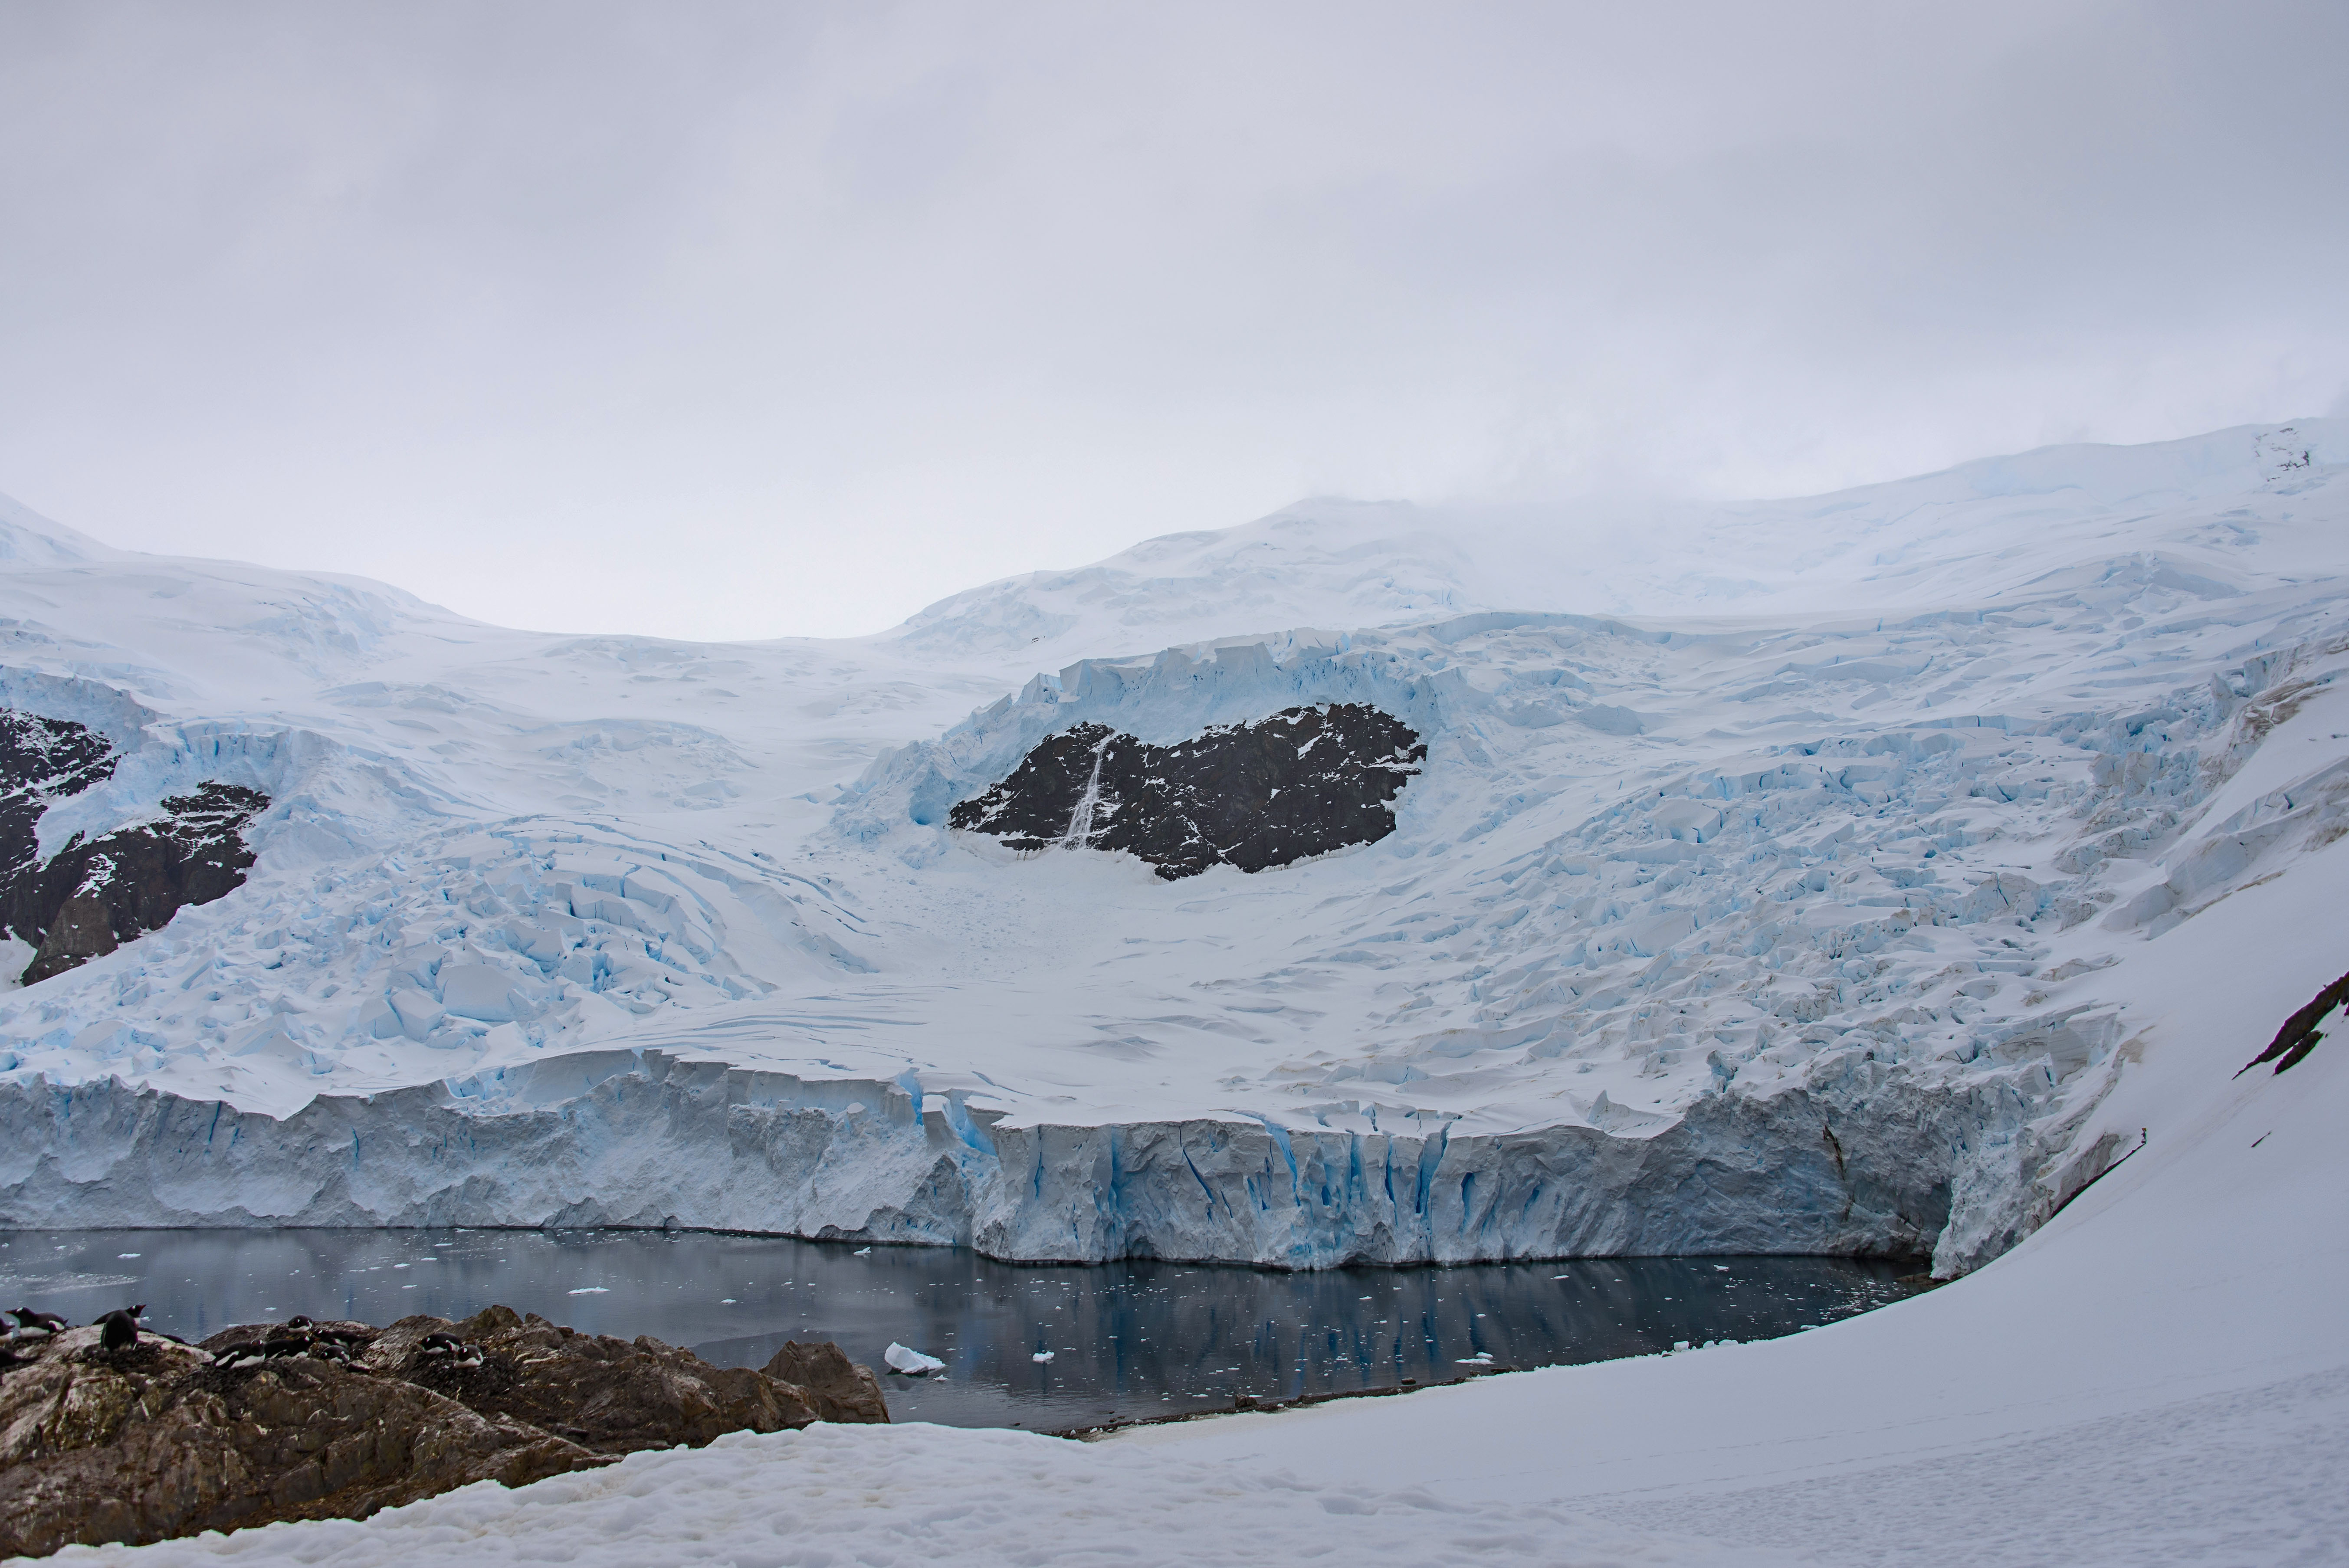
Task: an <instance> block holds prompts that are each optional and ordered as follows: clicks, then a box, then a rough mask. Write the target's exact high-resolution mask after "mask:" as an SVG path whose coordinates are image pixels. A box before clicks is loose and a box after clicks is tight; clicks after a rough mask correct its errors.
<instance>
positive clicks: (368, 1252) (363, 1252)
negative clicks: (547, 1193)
mask: <svg viewBox="0 0 2349 1568" xmlns="http://www.w3.org/2000/svg"><path fill="white" fill-rule="evenodd" d="M1898 1275H1899V1268H1898V1266H1897V1265H1894V1264H1886V1263H1865V1262H1853V1261H1849V1260H1845V1259H1832V1258H1804V1257H1775V1258H1757V1257H1734V1258H1687V1259H1672V1258H1646V1259H1640V1258H1612V1259H1587V1260H1581V1261H1577V1262H1571V1263H1536V1264H1473V1265H1467V1266H1462V1267H1454V1268H1418V1269H1338V1270H1329V1271H1324V1272H1319V1273H1313V1274H1296V1273H1287V1272H1276V1271H1268V1270H1256V1269H1247V1268H1233V1267H1218V1266H1205V1265H1200V1264H1168V1263H1154V1262H1143V1261H1133V1262H1123V1263H1112V1264H1094V1265H1088V1266H1037V1265H1016V1264H999V1263H995V1262H993V1261H991V1260H989V1259H987V1258H983V1257H980V1256H978V1254H976V1253H971V1252H968V1251H967V1250H964V1249H960V1248H948V1247H887V1246H878V1247H870V1248H864V1249H862V1250H860V1249H858V1248H857V1247H855V1246H854V1245H852V1244H848V1243H817V1242H802V1241H794V1240H789V1239H783V1238H777V1237H768V1236H742V1235H723V1234H709V1233H691V1232H688V1233H667V1234H665V1233H658V1232H644V1231H484V1230H437V1231H434V1230H422V1231H345V1230H274V1231H260V1230H255V1231H57V1232H39V1231H17V1232H13V1233H0V1295H5V1296H6V1297H7V1298H8V1300H9V1302H10V1304H11V1305H31V1306H35V1307H37V1308H40V1309H42V1310H45V1311H51V1312H57V1313H59V1314H62V1315H65V1316H67V1317H68V1318H70V1319H71V1320H73V1321H74V1322H76V1323H87V1322H88V1321H90V1320H91V1319H93V1318H95V1317H96V1316H98V1315H99V1314H100V1313H103V1312H105V1311H107V1310H109V1309H110V1308H112V1307H115V1306H119V1305H124V1304H125V1303H128V1302H133V1301H143V1302H145V1303H146V1304H147V1307H148V1321H149V1323H150V1325H151V1326H154V1327H156V1328H159V1329H162V1330H165V1331H167V1332H170V1333H174V1334H178V1335H180V1336H182V1337H185V1338H188V1339H191V1340H192V1339H201V1338H202V1337H204V1336H207V1335H210V1334H213V1333H216V1332H218V1331H219V1330H220V1329H222V1328H223V1327H225V1326H229V1325H232V1324H237V1323H261V1322H269V1321H273V1320H276V1321H283V1320H284V1319H285V1318H288V1317H291V1316H293V1315H295V1314H297V1313H299V1314H306V1315H310V1316H313V1317H318V1318H327V1317H335V1318H356V1319H357V1320H359V1321H362V1322H367V1323H374V1324H378V1325H383V1324H388V1323H391V1322H393V1321H395V1320H397V1319H398V1318H400V1317H403V1316H408V1315H414V1314H419V1313H425V1314H430V1315H435V1316H440V1317H447V1318H451V1319H455V1318H461V1317H464V1316H468V1315H471V1314H472V1313H474V1312H476V1311H479V1310H480V1309H481V1308H482V1307H485V1306H489V1305H508V1306H512V1307H514V1308H516V1309H517V1310H519V1311H523V1312H534V1313H537V1314H539V1315H542V1316H543V1317H546V1318H549V1319H551V1320H553V1321H554V1322H556V1323H561V1324H564V1325H567V1326H573V1327H575V1328H579V1329H581V1330H585V1331H588V1332H594V1333H599V1334H612V1335H618V1336H624V1337H634V1336H637V1335H640V1334H649V1335H651V1336H654V1337H655V1338H657V1339H661V1340H664V1341H666V1342H667V1343H670V1344H674V1345H681V1346H686V1347H687V1348H689V1349H691V1350H693V1351H695V1352H696V1353H697V1354H698V1355H700V1356H702V1357H704V1358H706V1359H708V1360H709V1361H712V1362H715V1363H718V1364H719V1365H724V1366H742V1367H757V1366H760V1365H762V1364H764V1363H765V1362H766V1361H767V1359H768V1358H769V1357H771V1356H772V1355H773V1354H774V1352H775V1351H776V1350H777V1349H779V1348H780V1347H781V1345H782V1343H783V1342H784V1341H785V1340H787V1339H801V1340H809V1339H818V1340H821V1339H829V1340H833V1341H834V1342H836V1343H837V1344H839V1345H840V1346H841V1347H842V1348H843V1350H845V1351H846V1352H847V1353H848V1354H849V1356H850V1357H852V1358H853V1359H854V1360H856V1361H859V1362H862V1363H864V1365H866V1366H869V1367H874V1369H875V1370H879V1369H880V1367H882V1365H883V1361H882V1354H883V1352H884V1351H885V1349H886V1348H887V1347H888V1346H889V1345H890V1344H891V1343H893V1342H895V1343H901V1344H905V1345H909V1346H916V1347H917V1348H919V1349H922V1350H925V1351H927V1352H930V1353H931V1354H934V1355H936V1357H939V1358H941V1359H942V1360H944V1361H945V1362H946V1364H947V1367H946V1371H945V1373H944V1375H943V1376H940V1377H925V1378H907V1377H894V1376H891V1377H885V1379H884V1381H885V1386H886V1390H887V1395H888V1398H889V1406H890V1410H891V1413H892V1415H893V1417H894V1418H895V1419H898V1420H920V1421H936V1422H940V1423H943V1424H946V1425H949V1426H988V1427H1010V1426H1019V1427H1025V1428H1026V1429H1030V1430H1050V1431H1068V1430H1077V1429H1086V1428H1092V1427H1098V1426H1102V1425H1106V1424H1111V1423H1116V1422H1125V1421H1133V1420H1147V1419H1154V1418H1164V1417H1166V1416H1169V1415H1180V1414H1185V1413H1189V1412H1194V1411H1205V1410H1213V1409H1228V1408H1231V1406H1232V1404H1233V1402H1234V1401H1235V1399H1236V1398H1238V1397H1240V1396H1247V1397H1249V1398H1255V1399H1289V1398H1298V1397H1299V1396H1304V1395H1323V1394H1341V1393H1351V1392H1360V1391H1365V1390H1375V1389H1381V1388H1394V1387H1401V1386H1402V1384H1403V1383H1404V1382H1405V1380H1406V1379H1408V1380H1411V1381H1414V1382H1418V1383H1422V1384H1425V1383H1432V1382H1438V1381H1444V1380H1447V1379H1450V1378H1454V1377H1464V1376H1473V1375H1475V1374H1477V1373H1480V1372H1484V1371H1487V1370H1496V1369H1506V1368H1510V1367H1539V1366H1549V1365H1557V1364H1561V1363H1567V1362H1578V1361H1594V1360H1602V1359H1606V1358H1609V1357H1621V1356H1636V1355H1644V1354H1648V1353H1651V1352H1654V1351H1662V1350H1670V1349H1671V1348H1672V1347H1673V1346H1674V1345H1675V1344H1678V1343H1682V1342H1686V1343H1688V1344H1692V1345H1702V1344H1704V1343H1705V1342H1707V1341H1709V1340H1723V1339H1735V1340H1748V1339H1761V1338H1769V1337H1773V1336H1777V1335H1782V1334H1787V1333H1792V1332H1794V1331H1795V1330H1798V1329H1801V1328H1804V1327H1807V1326H1813V1325H1817V1324H1824V1323H1827V1322H1830V1321H1832V1320H1834V1319H1836V1318H1839V1317H1845V1316H1848V1315H1851V1314H1853V1313H1856V1312H1860V1311H1864V1310H1866V1309H1868V1308H1869V1307H1871V1306H1876V1305H1882V1304H1884V1303H1886V1302H1888V1301H1891V1300H1894V1299H1897V1298H1898V1297H1899V1296H1900V1295H1905V1294H1906V1287H1905V1286H1903V1285H1902V1284H1900V1283H1899V1279H1898V1277H1897V1276H1898ZM1038 1357H1046V1358H1045V1359H1038Z"/></svg>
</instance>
